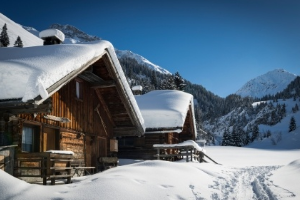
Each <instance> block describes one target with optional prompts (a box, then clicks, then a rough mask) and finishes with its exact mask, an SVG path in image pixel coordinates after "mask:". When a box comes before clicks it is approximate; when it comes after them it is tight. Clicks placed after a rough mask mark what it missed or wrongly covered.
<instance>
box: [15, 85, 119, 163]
mask: <svg viewBox="0 0 300 200" xmlns="http://www.w3.org/2000/svg"><path fill="white" fill-rule="evenodd" d="M81 86H82V87H83V89H82V90H81V91H82V92H83V94H82V99H77V98H76V83H75V80H72V81H71V82H69V83H68V84H66V85H65V86H64V87H62V88H61V89H60V90H59V91H58V92H56V93H54V94H53V95H52V96H51V97H50V98H51V100H52V111H51V112H50V113H47V114H49V115H54V116H57V117H65V118H68V119H70V122H68V123H61V122H57V121H53V120H49V119H45V118H44V117H43V116H44V115H45V114H44V113H42V114H37V115H36V116H35V115H33V114H22V115H19V117H20V118H21V119H23V120H21V121H22V122H21V123H20V125H19V126H17V127H18V128H15V129H16V132H17V133H15V134H14V140H15V141H16V140H18V143H19V148H21V142H22V141H21V137H22V125H23V124H33V125H36V126H40V148H39V149H40V151H43V150H44V146H45V144H44V143H45V138H44V134H43V127H49V128H54V129H57V130H58V131H59V150H70V151H73V152H74V153H75V155H74V156H75V158H76V159H80V160H86V165H92V164H93V165H96V160H95V158H98V157H99V156H107V155H106V154H107V152H108V148H109V144H108V142H109V139H107V140H105V145H104V144H103V141H102V142H101V144H100V142H99V138H98V137H100V138H112V137H113V127H112V124H111V122H110V120H109V117H108V115H107V113H106V112H105V110H104V109H103V105H102V104H101V102H100V101H99V99H98V97H97V95H96V92H95V89H92V88H91V86H90V84H89V83H88V82H86V81H82V82H81ZM97 106H98V112H99V114H100V116H99V114H98V112H97V111H96V110H95V108H96V107H97ZM99 145H102V146H100V147H99ZM19 151H20V149H19ZM92 157H94V159H92Z"/></svg>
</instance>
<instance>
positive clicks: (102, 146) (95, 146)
mask: <svg viewBox="0 0 300 200" xmlns="http://www.w3.org/2000/svg"><path fill="white" fill-rule="evenodd" d="M105 156H107V153H106V138H101V137H95V138H94V139H93V142H92V152H91V164H92V166H95V167H96V169H98V170H99V158H100V157H105Z"/></svg>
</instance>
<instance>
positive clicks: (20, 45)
mask: <svg viewBox="0 0 300 200" xmlns="http://www.w3.org/2000/svg"><path fill="white" fill-rule="evenodd" d="M14 47H21V48H22V47H23V42H22V40H21V37H20V36H18V37H17V39H16V41H15V44H14Z"/></svg>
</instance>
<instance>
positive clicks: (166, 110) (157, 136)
mask: <svg viewBox="0 0 300 200" xmlns="http://www.w3.org/2000/svg"><path fill="white" fill-rule="evenodd" d="M135 98H136V100H137V103H138V106H139V108H140V110H141V113H142V116H143V119H144V120H145V127H146V131H145V134H144V136H141V137H121V138H118V140H119V152H118V156H119V157H120V158H132V159H156V158H155V157H154V155H155V154H156V153H157V151H156V150H155V149H154V148H153V145H154V144H178V143H181V142H184V141H186V140H195V138H196V126H195V115H194V109H193V107H194V105H193V96H192V95H191V94H188V93H185V92H182V91H177V90H157V91H151V92H149V93H147V94H144V95H136V96H135ZM171 151H172V150H171ZM168 153H172V152H168Z"/></svg>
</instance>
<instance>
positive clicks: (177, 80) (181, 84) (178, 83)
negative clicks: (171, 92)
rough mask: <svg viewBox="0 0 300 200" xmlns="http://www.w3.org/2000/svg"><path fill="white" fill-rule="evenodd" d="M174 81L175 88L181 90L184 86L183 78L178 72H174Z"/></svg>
mask: <svg viewBox="0 0 300 200" xmlns="http://www.w3.org/2000/svg"><path fill="white" fill-rule="evenodd" d="M174 83H175V87H176V90H181V91H183V89H184V87H185V84H184V79H183V78H182V77H181V76H180V74H179V72H176V73H175V75H174Z"/></svg>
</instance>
